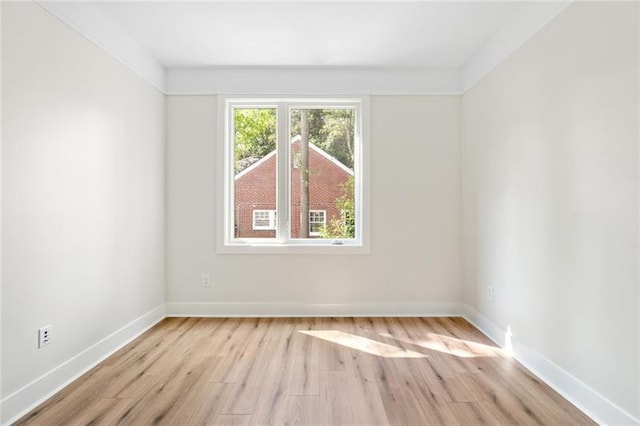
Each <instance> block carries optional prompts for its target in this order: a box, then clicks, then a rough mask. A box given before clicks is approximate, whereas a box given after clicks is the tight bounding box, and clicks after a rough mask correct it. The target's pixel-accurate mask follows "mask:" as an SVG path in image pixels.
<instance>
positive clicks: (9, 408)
mask: <svg viewBox="0 0 640 426" xmlns="http://www.w3.org/2000/svg"><path fill="white" fill-rule="evenodd" d="M165 316H166V315H165V305H164V304H162V305H159V306H157V307H156V308H154V309H152V310H151V311H149V312H147V313H146V314H144V315H142V316H140V317H139V318H137V319H135V320H133V321H131V322H130V323H129V324H127V325H125V326H124V327H122V328H120V329H119V330H117V331H115V332H113V333H112V334H110V335H109V336H107V337H105V338H104V339H102V340H100V341H99V342H98V343H96V344H95V345H93V346H91V347H89V348H87V349H85V350H84V351H82V352H80V353H79V354H78V355H76V356H74V357H73V358H71V359H69V360H67V361H65V362H64V363H62V364H60V365H59V366H57V367H56V368H54V369H52V370H51V371H49V372H48V373H46V374H44V375H43V376H41V377H39V378H38V379H36V380H34V381H33V382H31V383H29V384H28V385H26V386H24V387H22V388H21V389H19V390H17V391H16V392H14V393H12V394H11V395H9V396H7V397H6V398H4V399H3V400H2V401H1V402H0V407H1V412H2V424H3V425H5V424H11V423H12V422H14V421H16V420H18V419H19V418H20V417H22V416H24V415H25V414H27V413H28V412H29V411H31V410H32V409H34V408H35V407H37V406H38V405H40V404H41V403H43V402H44V401H45V400H47V399H48V398H50V397H51V396H53V395H54V394H55V393H56V392H58V391H59V390H61V389H62V388H63V387H65V386H67V385H68V384H69V383H71V382H72V381H74V380H76V379H77V378H78V377H80V376H81V375H83V374H84V373H86V372H87V371H89V370H90V369H91V368H93V367H95V366H96V365H97V364H98V363H100V362H102V361H103V360H104V359H106V358H107V357H109V356H110V355H111V354H113V353H114V352H116V351H117V350H119V349H120V348H122V347H123V346H125V345H126V344H128V343H129V342H131V341H132V340H133V339H135V338H136V337H138V336H140V335H141V334H142V333H144V332H145V331H147V330H148V329H149V328H151V327H152V326H153V325H155V324H156V323H158V322H159V321H161V320H162V319H163V318H165Z"/></svg>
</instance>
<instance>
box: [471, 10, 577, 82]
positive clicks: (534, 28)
mask: <svg viewBox="0 0 640 426" xmlns="http://www.w3.org/2000/svg"><path fill="white" fill-rule="evenodd" d="M573 1H574V0H562V1H556V2H550V3H548V4H547V7H545V8H543V9H539V8H532V9H531V10H522V11H521V12H520V13H519V14H518V15H517V16H515V17H514V18H513V19H512V20H511V21H510V22H508V23H507V24H506V25H505V26H503V27H502V28H500V30H499V31H498V32H496V34H494V35H493V37H491V39H490V40H489V41H488V42H487V43H486V44H485V45H484V46H483V47H482V48H481V49H479V50H478V52H477V53H476V54H475V55H474V56H473V58H471V60H470V61H469V62H467V64H465V65H464V66H463V67H462V70H461V89H462V90H461V92H462V93H465V92H466V91H468V90H469V89H471V88H472V87H473V86H475V85H476V84H477V83H478V82H479V81H480V80H482V78H484V77H485V76H486V75H487V74H489V73H490V72H491V71H492V70H493V69H494V68H496V67H497V66H498V65H500V64H501V63H502V62H503V61H505V60H506V59H507V58H508V57H509V56H510V55H511V54H512V53H513V52H515V51H516V50H517V49H518V48H520V47H521V46H522V45H524V44H525V43H526V42H527V41H528V40H529V39H531V38H532V37H533V36H534V35H535V34H537V33H538V32H539V31H540V30H542V29H543V28H544V27H545V26H547V25H548V24H549V23H550V22H551V21H553V20H554V19H555V18H556V17H557V16H558V15H560V14H561V13H562V11H564V10H565V9H566V8H567V6H569V5H570V4H571V3H573Z"/></svg>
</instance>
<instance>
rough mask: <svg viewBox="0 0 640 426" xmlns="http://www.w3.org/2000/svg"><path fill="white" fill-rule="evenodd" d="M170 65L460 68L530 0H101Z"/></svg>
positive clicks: (116, 18)
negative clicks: (513, 0)
mask: <svg viewBox="0 0 640 426" xmlns="http://www.w3.org/2000/svg"><path fill="white" fill-rule="evenodd" d="M96 6H97V7H98V8H100V9H101V10H102V12H104V13H105V14H106V15H107V16H108V17H109V18H110V19H111V20H112V21H113V22H115V23H116V24H117V25H118V26H119V27H120V28H122V29H123V30H124V31H126V32H127V33H128V34H129V35H131V36H132V37H133V38H134V39H135V40H137V41H138V42H139V43H140V45H141V46H142V47H144V48H145V49H147V50H148V51H149V52H150V53H151V54H152V55H153V56H154V57H155V58H156V59H157V60H158V61H159V62H160V63H161V64H162V65H164V66H165V67H203V66H205V67H206V66H223V67H236V66H243V67H245V66H248V67H251V66H293V67H307V66H310V67H313V66H338V67H343V66H347V67H400V68H404V67H429V68H442V67H457V66H461V65H464V64H466V63H467V62H468V61H469V60H470V59H471V57H472V56H473V54H474V53H475V52H476V51H477V50H478V48H479V47H480V46H482V45H483V44H484V43H486V42H487V40H488V39H489V38H490V37H491V36H492V35H493V34H494V33H495V32H496V31H497V30H498V29H499V28H500V27H501V26H503V25H504V24H505V23H506V22H508V21H509V19H510V18H513V16H514V15H515V14H516V13H518V12H519V11H520V10H522V9H523V8H525V7H526V6H527V4H526V3H507V2H503V3H466V2H465V3H442V2H429V3H372V2H359V3H338V2H333V3H326V2H325V3H322V2H318V3H316V2H314V3H309V2H298V3H293V2H286V3H276V2H260V3H245V2H243V3H239V2H233V3H229V2H143V3H130V2H112V3H107V2H102V3H96Z"/></svg>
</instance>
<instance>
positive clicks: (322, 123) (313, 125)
mask: <svg viewBox="0 0 640 426" xmlns="http://www.w3.org/2000/svg"><path fill="white" fill-rule="evenodd" d="M354 122H355V111H354V110H352V109H310V110H309V142H311V143H313V144H314V145H316V146H317V147H318V148H320V149H322V150H323V151H325V152H326V153H327V154H329V155H331V156H332V157H334V158H335V159H337V160H338V161H340V162H341V163H342V164H344V165H345V166H347V167H348V168H350V169H353V159H354V152H353V138H354ZM299 134H300V110H293V111H291V136H292V137H293V136H295V135H299Z"/></svg>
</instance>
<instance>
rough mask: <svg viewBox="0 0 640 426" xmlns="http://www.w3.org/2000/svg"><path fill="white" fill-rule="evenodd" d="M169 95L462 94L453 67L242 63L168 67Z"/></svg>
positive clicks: (457, 71) (457, 74)
mask: <svg viewBox="0 0 640 426" xmlns="http://www.w3.org/2000/svg"><path fill="white" fill-rule="evenodd" d="M166 83H167V84H166V89H167V90H166V93H167V94H169V95H204V94H219V93H233V94H237V95H245V94H251V95H270V94H278V95H293V94H300V93H304V94H315V95H326V94H372V95H405V94H411V95H417V94H425V95H459V94H460V73H459V70H458V69H457V68H452V69H435V70H434V69H393V68H338V67H336V68H306V67H255V68H254V67H242V68H227V67H224V68H220V67H216V68H181V69H169V70H167V80H166Z"/></svg>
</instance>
